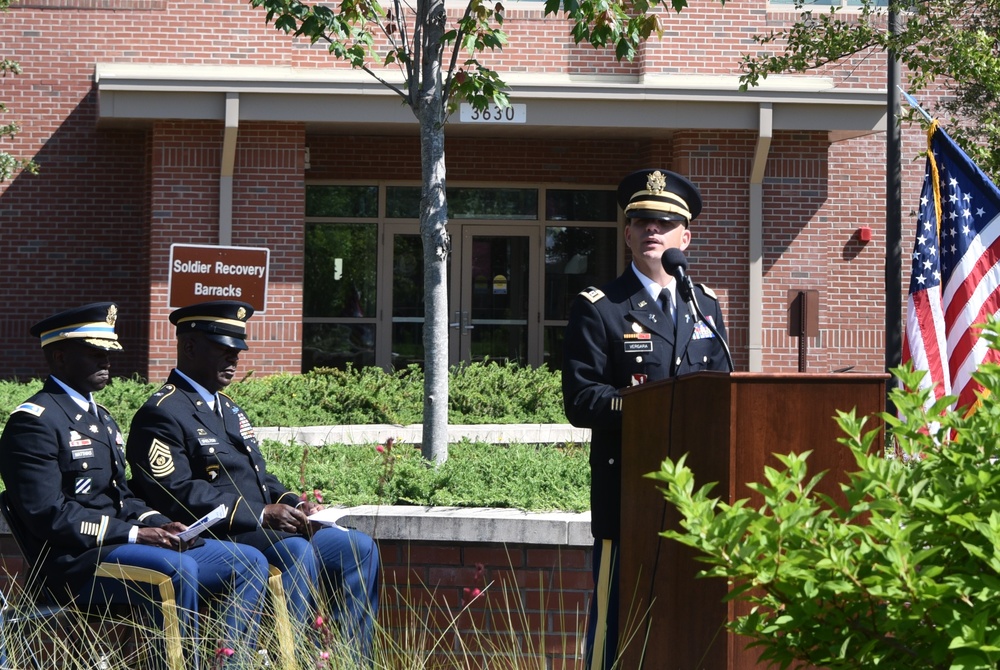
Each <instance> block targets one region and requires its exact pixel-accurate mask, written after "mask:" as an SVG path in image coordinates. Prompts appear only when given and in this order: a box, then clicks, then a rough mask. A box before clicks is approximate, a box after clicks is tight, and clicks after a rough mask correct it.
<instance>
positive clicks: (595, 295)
mask: <svg viewBox="0 0 1000 670" xmlns="http://www.w3.org/2000/svg"><path fill="white" fill-rule="evenodd" d="M580 295H582V296H583V297H584V298H586V299H587V300H589V301H590V302H597V301H598V300H600V299H601V298H603V297H604V291H602V290H601V289H599V288H594V287H593V286H588V287H587V288H585V289H584V290H582V291H580Z"/></svg>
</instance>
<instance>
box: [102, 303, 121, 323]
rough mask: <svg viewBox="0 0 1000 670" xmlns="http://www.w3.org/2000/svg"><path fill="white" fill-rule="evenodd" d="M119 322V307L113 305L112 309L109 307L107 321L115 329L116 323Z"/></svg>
mask: <svg viewBox="0 0 1000 670" xmlns="http://www.w3.org/2000/svg"><path fill="white" fill-rule="evenodd" d="M117 320H118V305H111V306H110V307H108V316H107V317H106V318H105V321H107V322H108V325H109V326H111V327H112V328H113V327H114V325H115V321H117Z"/></svg>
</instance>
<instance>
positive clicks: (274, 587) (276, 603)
mask: <svg viewBox="0 0 1000 670" xmlns="http://www.w3.org/2000/svg"><path fill="white" fill-rule="evenodd" d="M267 590H268V592H269V593H270V594H271V608H272V609H273V610H274V634H275V637H276V638H277V642H278V661H279V663H280V667H281V668H282V670H298V668H299V665H298V663H297V662H296V660H295V640H294V639H292V635H293V632H292V620H291V617H290V616H289V614H288V603H287V602H286V599H285V587H284V585H283V584H282V583H281V570H279V569H278V568H276V567H274V566H273V565H272V566H270V577H268V580H267Z"/></svg>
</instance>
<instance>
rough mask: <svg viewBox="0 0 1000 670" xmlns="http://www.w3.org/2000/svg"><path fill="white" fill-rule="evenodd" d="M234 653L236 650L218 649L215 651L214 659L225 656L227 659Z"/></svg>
mask: <svg viewBox="0 0 1000 670" xmlns="http://www.w3.org/2000/svg"><path fill="white" fill-rule="evenodd" d="M235 653H236V650H235V649H230V648H229V647H219V648H218V649H216V650H215V656H216V658H218V657H221V656H225V657H226V658H229V657H230V656H232V655H233V654H235Z"/></svg>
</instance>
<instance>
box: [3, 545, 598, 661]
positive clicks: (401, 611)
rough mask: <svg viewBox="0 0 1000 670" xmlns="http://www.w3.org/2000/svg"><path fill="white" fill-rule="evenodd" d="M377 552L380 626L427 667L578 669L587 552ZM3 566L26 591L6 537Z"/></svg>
mask: <svg viewBox="0 0 1000 670" xmlns="http://www.w3.org/2000/svg"><path fill="white" fill-rule="evenodd" d="M379 551H380V553H381V559H382V574H383V588H382V602H381V606H380V610H379V622H380V626H382V627H383V629H384V630H385V631H386V632H387V633H388V634H389V635H391V636H392V639H393V640H395V641H396V642H398V643H399V644H401V645H406V644H413V645H419V646H418V647H415V648H421V647H422V648H423V649H425V650H426V653H427V655H428V658H429V659H430V660H429V662H428V664H427V665H426V667H435V666H434V663H435V662H440V663H442V664H443V667H452V665H451V663H449V662H451V661H455V660H461V661H463V662H462V663H460V664H459V665H460V667H469V668H476V667H481V668H489V667H497V666H496V664H495V661H496V659H497V657H498V656H499V655H500V653H501V652H508V653H512V652H517V653H519V654H521V655H522V656H521V658H527V657H533V658H538V659H542V658H543V657H544V658H545V659H547V660H546V661H545V662H542V661H541V660H539V667H548V668H552V669H553V670H557V669H561V668H575V669H579V670H583V666H584V664H583V662H582V660H581V658H580V649H581V647H582V644H583V637H584V633H585V631H586V621H587V608H588V607H589V603H590V594H591V591H592V589H593V580H592V577H591V574H592V572H591V562H590V557H591V549H590V548H589V547H548V546H544V545H495V544H477V543H471V542H470V543H466V544H454V543H450V542H449V543H441V542H404V541H391V540H380V541H379ZM0 568H2V570H0V588H4V589H6V590H5V592H6V593H17V589H16V587H12V585H11V578H12V577H17V578H18V579H19V580H21V583H22V584H23V583H24V581H23V580H24V577H25V569H24V563H23V560H22V558H21V554H20V552H19V551H18V549H17V545H16V544H15V543H14V541H13V539H12V538H11V537H10V536H9V535H0ZM476 589H478V590H479V592H478V594H477V592H476V591H475V590H476ZM418 636H419V637H418ZM433 641H437V642H436V643H433ZM490 645H493V646H492V647H491V646H490ZM491 660H492V661H493V662H494V664H493V665H491Z"/></svg>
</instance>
